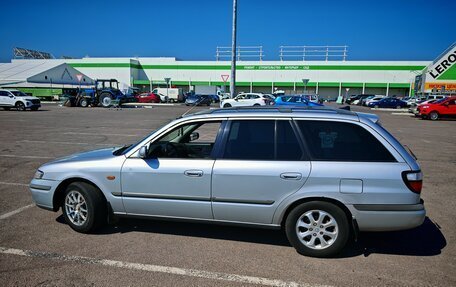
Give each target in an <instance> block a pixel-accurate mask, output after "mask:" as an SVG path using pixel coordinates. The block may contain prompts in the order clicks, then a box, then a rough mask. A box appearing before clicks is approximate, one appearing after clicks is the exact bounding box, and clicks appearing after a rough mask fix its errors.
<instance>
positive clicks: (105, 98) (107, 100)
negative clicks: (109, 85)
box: [99, 93, 113, 108]
mask: <svg viewBox="0 0 456 287" xmlns="http://www.w3.org/2000/svg"><path fill="white" fill-rule="evenodd" d="M112 100H113V98H112V96H111V94H109V93H103V94H101V95H100V99H99V102H100V105H101V106H102V107H103V108H109V107H110V106H112Z"/></svg>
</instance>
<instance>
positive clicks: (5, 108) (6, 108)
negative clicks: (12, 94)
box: [3, 107, 11, 111]
mask: <svg viewBox="0 0 456 287" xmlns="http://www.w3.org/2000/svg"><path fill="white" fill-rule="evenodd" d="M3 109H4V110H5V111H9V110H11V108H10V107H3Z"/></svg>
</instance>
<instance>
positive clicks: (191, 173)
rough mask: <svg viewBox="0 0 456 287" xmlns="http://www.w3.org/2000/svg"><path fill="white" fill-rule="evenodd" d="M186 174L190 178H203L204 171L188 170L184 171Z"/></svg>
mask: <svg viewBox="0 0 456 287" xmlns="http://www.w3.org/2000/svg"><path fill="white" fill-rule="evenodd" d="M184 174H185V175H186V176H190V177H201V176H203V171H202V170H194V169H193V170H186V171H184Z"/></svg>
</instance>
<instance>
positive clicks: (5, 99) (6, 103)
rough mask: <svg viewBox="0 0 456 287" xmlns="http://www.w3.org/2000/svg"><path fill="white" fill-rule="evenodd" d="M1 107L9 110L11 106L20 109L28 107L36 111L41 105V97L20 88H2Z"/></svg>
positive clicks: (0, 92)
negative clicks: (25, 92) (28, 93)
mask: <svg viewBox="0 0 456 287" xmlns="http://www.w3.org/2000/svg"><path fill="white" fill-rule="evenodd" d="M0 107H2V108H3V109H4V110H7V111H8V110H10V109H11V108H13V109H16V110H18V111H25V110H26V109H30V110H32V111H36V110H38V109H39V108H40V107H41V102H40V99H38V98H36V97H32V96H28V95H26V94H24V93H23V92H21V91H18V90H0Z"/></svg>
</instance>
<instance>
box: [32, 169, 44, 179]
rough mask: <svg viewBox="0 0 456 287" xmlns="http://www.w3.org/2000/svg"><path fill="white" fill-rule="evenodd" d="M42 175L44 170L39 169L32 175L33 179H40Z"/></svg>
mask: <svg viewBox="0 0 456 287" xmlns="http://www.w3.org/2000/svg"><path fill="white" fill-rule="evenodd" d="M43 176H44V172H42V171H41V170H37V171H36V172H35V175H34V176H33V178H34V179H42V178H43Z"/></svg>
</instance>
